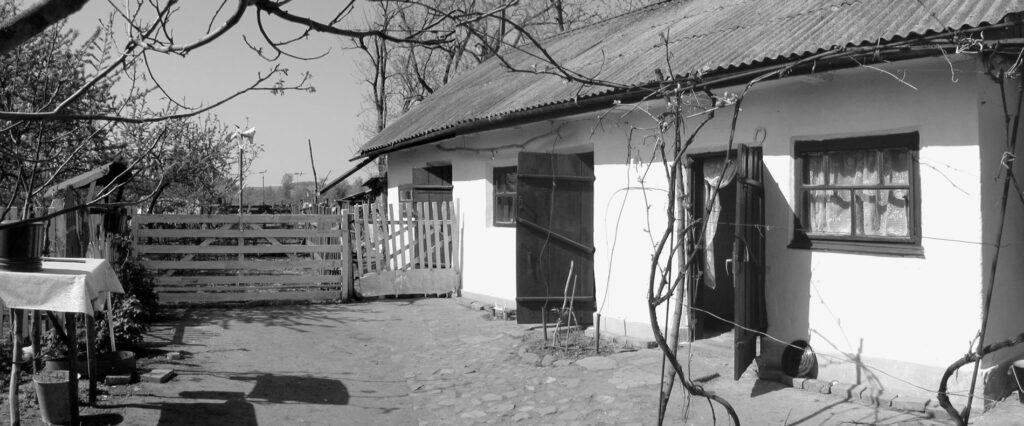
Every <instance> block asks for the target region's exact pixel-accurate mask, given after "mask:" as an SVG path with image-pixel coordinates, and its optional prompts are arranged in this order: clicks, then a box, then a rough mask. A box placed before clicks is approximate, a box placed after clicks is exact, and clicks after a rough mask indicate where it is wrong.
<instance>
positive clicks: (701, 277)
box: [693, 153, 736, 339]
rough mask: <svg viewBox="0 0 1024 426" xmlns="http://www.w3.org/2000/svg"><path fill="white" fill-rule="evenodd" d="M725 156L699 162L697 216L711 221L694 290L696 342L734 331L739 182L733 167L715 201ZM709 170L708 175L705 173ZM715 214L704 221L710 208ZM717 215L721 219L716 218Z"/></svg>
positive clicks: (726, 172)
mask: <svg viewBox="0 0 1024 426" xmlns="http://www.w3.org/2000/svg"><path fill="white" fill-rule="evenodd" d="M724 164H725V154H724V153H722V154H717V155H714V156H709V157H703V158H698V159H697V161H696V162H695V166H696V167H695V174H696V175H697V176H695V177H696V179H695V180H694V182H697V183H699V186H698V185H694V187H695V189H697V190H696V191H695V194H694V195H695V196H696V198H697V202H696V204H695V209H694V210H695V212H699V214H700V215H701V216H702V219H704V220H706V221H708V222H709V223H708V225H707V226H708V227H707V228H706V229H707V230H706V231H705V241H704V244H703V245H702V246H703V247H706V248H707V249H705V250H702V251H701V253H700V256H699V258H700V259H701V261H700V262H698V265H699V270H700V273H699V274H697V277H698V279H697V280H695V281H696V283H695V285H694V286H693V290H694V298H693V305H694V307H695V308H696V309H694V313H693V316H694V327H693V331H694V338H696V339H707V338H711V337H715V336H718V335H720V334H722V333H725V332H728V331H730V330H732V327H733V326H732V322H733V320H734V319H735V309H734V308H735V303H734V299H735V294H736V292H735V290H734V283H733V276H732V271H731V270H730V269H731V268H730V267H731V266H732V265H731V263H732V244H733V239H734V238H735V234H736V203H735V202H734V200H735V199H736V182H735V179H734V178H733V172H732V171H731V170H733V168H732V166H730V167H729V168H728V169H726V170H725V174H724V177H725V179H724V180H723V181H722V184H721V186H718V195H717V196H714V197H712V194H713V192H714V190H715V187H716V186H717V184H718V181H717V179H718V178H720V176H722V175H723V170H721V167H722V165H724ZM705 169H707V172H705ZM709 205H714V209H713V210H712V213H711V214H710V215H708V216H710V217H703V216H704V213H705V212H707V211H708V206H709ZM715 211H717V215H716V214H715Z"/></svg>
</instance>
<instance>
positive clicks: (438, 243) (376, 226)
mask: <svg viewBox="0 0 1024 426" xmlns="http://www.w3.org/2000/svg"><path fill="white" fill-rule="evenodd" d="M397 210H398V211H397V212H396V211H395V206H394V205H384V204H383V203H374V204H368V205H367V204H364V205H361V206H355V207H354V208H353V211H352V213H351V221H352V225H351V227H352V231H353V232H352V234H351V235H350V237H351V241H352V243H351V246H352V250H351V252H350V253H352V254H353V255H354V257H355V259H354V260H355V263H354V267H355V276H356V283H355V288H356V292H357V293H358V294H360V295H361V296H364V297H365V296H383V295H403V294H445V293H449V292H454V291H457V290H458V279H459V274H458V271H459V270H460V266H459V265H460V260H461V259H460V257H461V256H460V253H461V248H460V245H459V243H460V241H461V238H460V235H459V234H460V231H459V230H460V229H461V228H460V226H459V217H458V213H457V212H458V211H459V210H458V207H457V204H456V203H452V202H432V203H402V204H400V205H399V206H398V209H397ZM396 213H397V214H396Z"/></svg>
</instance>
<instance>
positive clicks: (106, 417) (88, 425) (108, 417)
mask: <svg viewBox="0 0 1024 426" xmlns="http://www.w3.org/2000/svg"><path fill="white" fill-rule="evenodd" d="M78 420H79V421H80V422H81V424H82V426H107V425H119V424H121V422H123V421H124V417H123V416H121V415H120V414H114V413H104V414H89V415H84V416H81V417H79V418H78Z"/></svg>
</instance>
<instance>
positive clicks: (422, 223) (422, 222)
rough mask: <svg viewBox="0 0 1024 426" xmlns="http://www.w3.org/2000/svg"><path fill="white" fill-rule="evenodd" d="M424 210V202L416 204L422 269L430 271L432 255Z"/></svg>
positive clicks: (420, 265)
mask: <svg viewBox="0 0 1024 426" xmlns="http://www.w3.org/2000/svg"><path fill="white" fill-rule="evenodd" d="M425 210H426V209H424V208H423V202H418V203H416V227H417V229H416V233H417V235H418V237H419V243H420V246H419V250H420V251H419V256H420V264H419V268H421V269H430V254H429V253H428V252H427V244H428V241H427V225H426V223H427V217H426V214H425Z"/></svg>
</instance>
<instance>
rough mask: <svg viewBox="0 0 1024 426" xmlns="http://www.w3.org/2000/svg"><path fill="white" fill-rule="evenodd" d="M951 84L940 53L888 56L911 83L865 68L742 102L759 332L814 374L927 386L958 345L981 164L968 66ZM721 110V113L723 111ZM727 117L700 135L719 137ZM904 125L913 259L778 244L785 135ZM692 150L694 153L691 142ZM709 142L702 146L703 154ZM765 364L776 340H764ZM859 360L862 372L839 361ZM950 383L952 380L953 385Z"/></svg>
mask: <svg viewBox="0 0 1024 426" xmlns="http://www.w3.org/2000/svg"><path fill="white" fill-rule="evenodd" d="M956 65H957V67H958V68H961V69H963V70H965V71H964V72H963V73H962V74H961V75H960V76H959V78H958V81H957V82H955V83H954V82H953V81H952V80H951V76H950V72H949V67H948V65H947V64H946V63H945V62H944V61H941V60H938V61H918V62H914V63H902V64H899V65H897V66H893V67H891V68H890V69H889V70H890V71H891V72H893V73H894V74H896V75H901V76H902V75H905V76H906V81H907V82H908V83H910V84H912V85H913V86H915V87H916V89H917V90H914V89H912V88H910V87H907V86H906V85H904V84H902V83H900V82H899V81H897V80H896V79H895V78H893V77H891V76H889V75H885V74H882V73H881V72H876V71H872V70H865V69H860V70H851V71H842V72H836V73H829V74H826V75H824V76H822V78H814V79H810V78H802V79H791V80H788V81H786V82H784V83H773V84H770V85H767V84H766V85H762V86H760V88H759V89H755V90H754V91H752V92H751V93H750V94H749V95H748V96H747V98H746V100H745V102H744V104H743V111H742V114H741V116H740V120H739V125H738V128H737V135H739V138H740V139H738V142H746V141H750V140H751V139H752V138H753V135H754V134H755V131H756V129H758V128H762V129H764V131H765V133H766V135H767V136H766V139H765V141H764V144H763V150H764V161H765V171H766V174H767V176H766V180H767V182H766V221H767V223H768V225H769V226H770V229H769V230H768V231H767V234H766V237H767V239H766V250H767V271H766V286H767V308H768V321H769V328H768V332H769V334H771V335H772V336H774V337H776V338H779V339H780V340H783V341H787V342H789V341H793V340H796V339H805V340H806V339H809V341H810V342H811V345H812V346H813V347H814V348H815V350H816V351H818V352H819V353H820V354H821V355H822V356H820V357H819V362H820V363H821V365H822V377H824V378H828V379H832V380H841V381H844V382H855V381H862V382H869V383H873V384H875V385H876V386H879V387H883V388H894V389H900V390H901V391H907V392H911V391H919V392H921V390H920V389H917V388H915V387H914V386H913V385H909V384H907V383H906V382H904V381H901V380H897V379H893V378H892V377H890V376H889V375H890V374H891V375H893V376H897V377H899V378H901V379H904V380H908V381H910V382H912V383H914V384H915V385H921V386H924V387H926V388H934V387H935V383H937V381H938V378H939V376H938V375H937V374H936V373H938V374H941V369H942V368H943V367H945V366H946V365H948V364H949V363H950V362H952V360H955V359H956V358H958V357H959V356H960V355H962V354H963V353H964V351H965V350H966V342H967V341H968V340H969V339H970V338H971V337H972V336H974V334H975V333H976V332H977V329H978V325H979V318H980V299H979V296H978V295H979V290H980V280H981V276H982V272H981V250H980V247H981V246H980V245H979V244H978V243H979V242H980V241H982V235H981V194H980V185H981V179H980V176H981V170H980V165H979V164H978V159H979V147H978V143H979V136H978V135H979V133H978V121H977V119H976V117H977V115H978V112H977V111H978V101H977V99H978V95H977V89H978V87H977V84H978V82H977V79H975V78H974V76H975V70H976V69H977V68H976V63H975V62H973V61H967V62H957V64H956ZM728 112H729V113H731V111H728ZM727 128H728V126H727V123H723V122H722V121H719V122H717V123H716V124H715V126H714V127H712V128H711V129H709V131H708V132H707V133H706V134H704V135H702V137H701V138H700V142H701V144H702V145H701V147H707V146H708V145H720V144H721V143H720V142H719V143H715V142H713V141H722V140H725V139H726V138H727V133H726V130H727ZM911 130H915V131H918V132H919V133H920V142H921V151H920V168H919V171H920V182H921V185H920V187H921V194H920V197H921V209H922V214H921V222H922V224H921V230H922V234H923V237H924V238H923V240H922V246H923V249H924V257H923V258H905V257H896V256H882V255H865V254H848V253H831V252H823V251H808V250H801V249H790V248H787V245H788V244H789V242H790V239H791V237H792V226H793V220H792V217H793V208H792V206H793V205H794V204H793V202H794V194H793V193H794V189H793V185H794V182H793V179H794V176H795V175H796V173H795V171H794V170H793V169H792V168H793V159H792V149H793V141H794V140H802V139H822V138H830V137H844V136H861V135H870V134H882V133H893V132H901V131H911ZM698 149H700V148H698ZM707 149H711V148H707ZM767 343H768V344H767V345H766V348H765V353H766V358H767V361H768V362H769V363H770V364H771V363H774V362H777V361H778V357H779V354H780V352H781V347H780V345H779V344H773V342H772V341H767ZM855 356H856V357H860V359H861V362H862V363H864V364H866V367H867V368H874V369H875V371H873V372H872V371H867V370H865V368H862V367H858V366H857V365H856V363H855V362H854V361H853V358H854V357H855ZM954 385H955V384H954Z"/></svg>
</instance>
